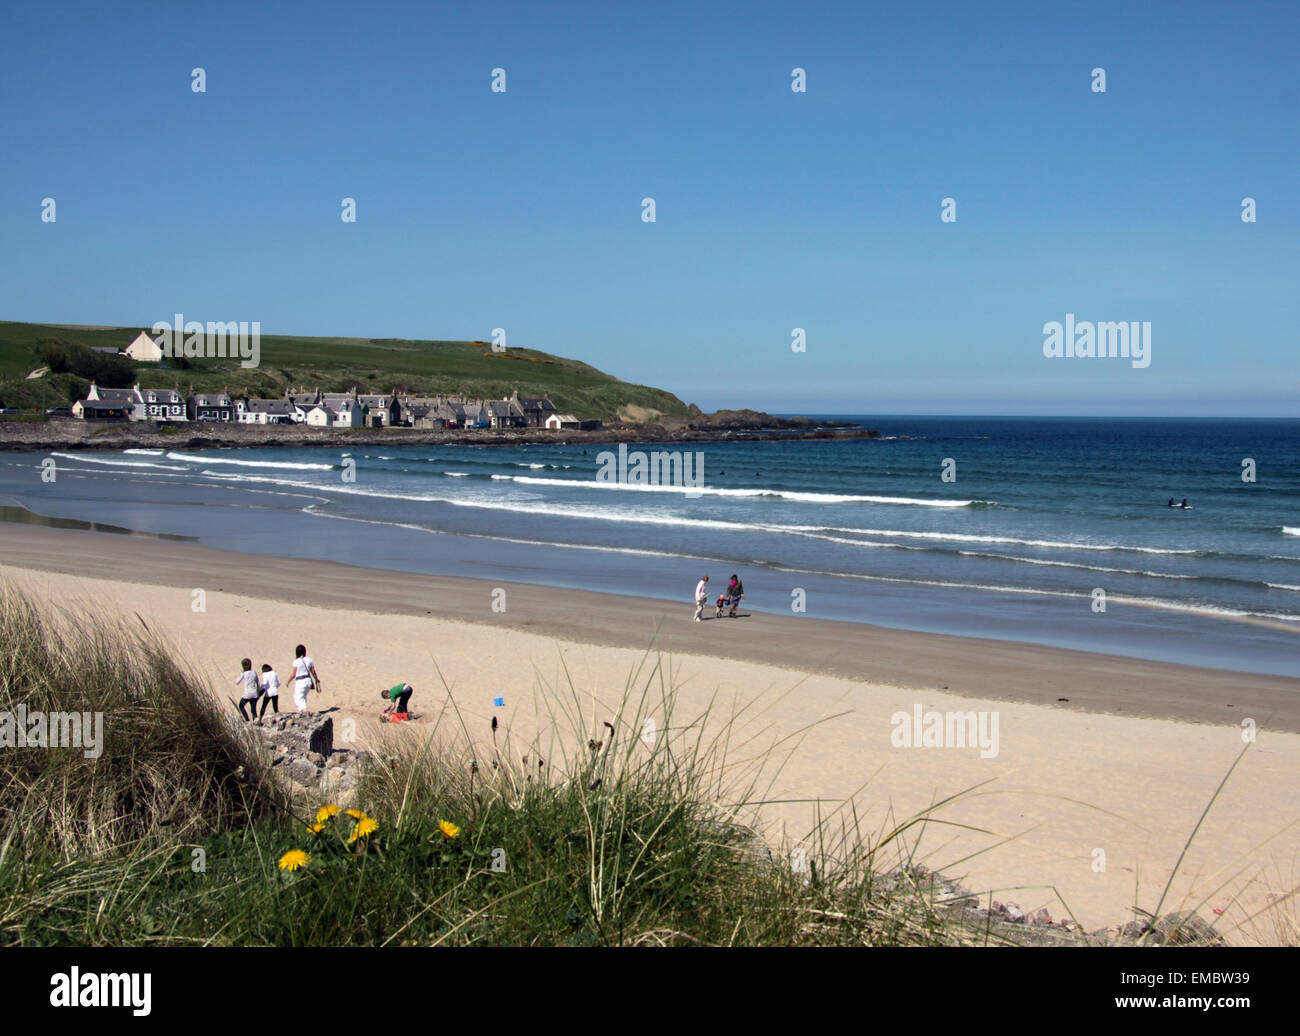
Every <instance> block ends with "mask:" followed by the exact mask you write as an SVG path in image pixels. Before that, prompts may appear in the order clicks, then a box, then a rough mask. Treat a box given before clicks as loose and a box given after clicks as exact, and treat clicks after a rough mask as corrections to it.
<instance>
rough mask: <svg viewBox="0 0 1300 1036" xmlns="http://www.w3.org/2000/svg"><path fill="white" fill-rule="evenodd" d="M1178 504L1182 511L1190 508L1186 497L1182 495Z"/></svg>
mask: <svg viewBox="0 0 1300 1036" xmlns="http://www.w3.org/2000/svg"><path fill="white" fill-rule="evenodd" d="M1178 506H1179V507H1181V508H1182V509H1183V510H1184V511H1190V510H1191V509H1192V506H1191V504H1189V503H1188V502H1187V497H1183V502H1182V503H1181V504H1179V505H1178Z"/></svg>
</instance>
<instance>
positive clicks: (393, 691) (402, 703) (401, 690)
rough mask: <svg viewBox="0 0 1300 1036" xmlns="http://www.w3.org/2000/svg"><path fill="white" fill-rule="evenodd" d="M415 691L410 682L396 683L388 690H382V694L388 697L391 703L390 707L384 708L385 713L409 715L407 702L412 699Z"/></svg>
mask: <svg viewBox="0 0 1300 1036" xmlns="http://www.w3.org/2000/svg"><path fill="white" fill-rule="evenodd" d="M413 693H414V691H413V689H412V687H411V685H410V684H409V683H399V684H395V685H394V686H392V687H390V688H389V689H388V690H386V691H380V692H379V694H380V696H381V697H383V698H385V699H387V701H388V703H389V704H388V708H386V709H384V711H383V715H385V716H387V715H389V714H390V713H391V714H393V715H397V714H399V713H400V714H402V715H408V714H409V713H408V710H407V708H406V703H407V702H408V701H410V700H411V695H412V694H413Z"/></svg>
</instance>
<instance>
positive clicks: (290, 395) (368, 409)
mask: <svg viewBox="0 0 1300 1036" xmlns="http://www.w3.org/2000/svg"><path fill="white" fill-rule="evenodd" d="M285 402H286V404H287V405H288V407H289V411H290V416H291V418H292V420H294V421H295V422H300V423H306V424H309V425H312V426H314V427H321V428H388V427H392V426H393V425H400V424H402V423H403V413H402V411H403V405H402V401H401V400H400V399H399V398H398V395H397V390H396V389H394V390H393V391H392V392H391V393H389V394H387V395H383V394H372V393H360V392H358V391H357V390H356V388H355V387H354V388H353V389H352V391H351V392H320V391H316V392H295V391H294V390H293V389H292V388H290V389H289V390H288V392H286V393H285Z"/></svg>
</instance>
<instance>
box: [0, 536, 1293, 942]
mask: <svg viewBox="0 0 1300 1036" xmlns="http://www.w3.org/2000/svg"><path fill="white" fill-rule="evenodd" d="M104 576H109V577H111V578H100V577H104ZM0 578H2V579H4V580H7V581H11V582H13V583H14V584H16V585H18V586H20V587H22V588H24V589H26V590H28V591H29V592H31V593H33V594H34V595H36V596H38V597H40V598H42V599H45V600H49V601H52V602H54V603H56V604H59V605H61V606H65V607H68V608H70V609H74V610H83V609H85V608H87V607H91V608H97V609H101V610H105V611H109V612H112V613H121V614H124V615H126V616H132V615H134V614H138V615H139V616H140V617H141V618H142V619H144V621H145V622H146V623H148V624H149V626H150V627H151V628H153V629H155V630H158V631H160V632H162V633H164V634H165V635H166V636H167V637H169V638H170V639H171V640H172V641H173V642H174V643H175V644H176V646H177V649H178V651H179V653H180V654H181V655H182V656H183V658H184V660H185V661H186V662H187V663H188V664H190V665H192V666H193V667H194V668H196V669H197V670H199V671H200V672H202V673H206V674H208V675H209V676H210V677H211V679H212V682H213V686H214V687H215V688H217V690H218V691H224V692H225V693H228V694H232V695H233V691H234V688H233V680H234V677H235V675H236V673H237V672H238V669H239V658H240V657H241V656H243V655H248V656H250V657H251V658H253V660H254V662H255V663H256V664H257V665H259V666H260V664H261V663H262V662H263V661H269V662H271V663H272V664H273V665H274V666H275V667H276V669H277V670H278V672H279V673H280V675H281V678H282V679H283V678H285V676H286V675H287V671H288V667H289V662H290V659H291V658H292V655H293V646H294V644H295V643H297V642H299V641H302V642H304V643H306V644H307V646H308V648H309V652H310V653H311V654H312V655H313V656H314V658H315V660H316V664H317V667H318V669H319V671H320V675H321V679H322V684H323V688H324V694H323V695H321V696H320V698H319V699H314V701H313V707H318V706H317V702H319V703H320V704H319V707H330V708H336V709H337V710H338V711H337V712H335V713H334V715H335V716H336V722H337V721H338V720H342V719H347V718H355V719H356V720H357V721H358V730H359V736H360V737H361V739H362V740H363V741H364V740H366V739H367V738H371V737H373V735H374V732H375V731H376V730H378V729H379V728H378V726H377V725H376V724H375V722H374V721H375V720H376V719H377V716H378V712H379V709H380V708H381V707H382V702H381V701H380V699H379V694H378V692H379V689H380V688H381V687H385V686H389V685H391V684H393V683H396V682H398V681H400V680H406V681H409V682H410V683H411V684H412V685H413V686H414V687H415V689H416V694H415V697H414V700H413V701H412V709H413V711H415V712H416V713H422V714H423V715H424V717H425V718H424V720H422V721H421V722H417V723H414V724H411V725H410V726H408V727H405V728H390V729H393V730H400V731H401V734H402V736H408V737H417V736H419V734H420V733H421V732H427V731H430V730H432V729H433V725H432V722H431V721H432V720H433V719H434V718H435V717H436V715H437V714H438V713H439V711H441V710H444V709H445V708H446V703H447V698H448V694H447V691H446V690H444V687H443V685H442V681H443V680H445V682H446V686H447V688H449V689H450V697H451V699H452V700H453V701H454V704H455V708H456V710H457V711H458V712H459V713H460V714H461V716H462V717H464V719H465V722H466V723H467V725H468V728H469V730H470V731H471V733H472V734H474V736H476V737H477V736H479V735H480V734H481V735H482V736H486V735H487V730H488V724H489V720H490V717H491V716H493V715H496V716H497V717H498V718H499V719H500V721H501V723H502V724H503V725H504V726H505V727H507V728H509V729H510V730H511V731H512V734H513V735H514V737H515V738H516V743H517V744H523V743H524V742H527V741H528V740H529V739H531V738H533V737H534V736H535V735H539V736H540V738H541V739H542V743H543V747H544V749H545V751H546V752H548V753H552V754H556V757H557V758H558V749H557V747H556V746H555V742H554V740H553V737H555V736H558V737H560V738H562V739H563V741H564V743H565V745H567V746H569V747H572V746H573V745H575V744H577V743H580V742H581V741H583V740H585V737H586V736H587V733H588V732H592V733H597V736H599V733H598V732H599V730H600V724H601V722H602V721H603V720H605V719H613V718H614V713H615V712H616V710H617V707H618V703H619V701H620V700H621V699H622V697H623V693H624V688H625V687H626V685H627V683H628V680H629V675H630V674H631V673H633V672H634V671H636V670H637V669H638V668H640V669H641V670H642V671H643V673H644V672H645V671H647V670H649V669H652V668H653V667H654V665H655V664H656V663H658V664H660V666H661V671H662V672H664V673H667V674H669V675H668V678H667V679H668V680H669V682H671V684H672V685H674V686H675V687H677V707H676V713H675V716H674V719H673V722H674V725H681V724H682V723H683V722H685V721H689V720H694V719H695V718H697V717H699V716H701V715H702V714H703V713H704V712H705V711H706V710H707V709H710V707H712V715H711V720H710V724H711V727H710V729H711V730H713V731H716V730H717V729H719V728H720V727H721V725H722V723H721V719H722V718H723V717H725V716H726V715H730V714H732V713H733V712H740V713H741V717H740V719H739V720H738V721H737V724H736V732H735V734H734V735H733V737H732V743H733V746H734V750H733V758H734V759H735V760H736V761H737V766H738V771H737V772H738V773H740V772H742V771H743V770H744V766H743V763H742V762H741V761H742V760H744V759H747V758H753V757H755V756H758V755H763V754H765V752H767V750H768V749H773V750H772V751H771V752H769V753H767V754H768V759H769V764H768V767H767V771H766V772H767V774H768V776H770V777H771V778H772V784H771V786H770V787H769V788H765V790H766V794H765V796H764V797H765V798H769V799H778V800H781V801H780V802H774V803H771V804H768V805H765V806H763V807H762V809H761V811H760V815H759V826H760V827H761V828H762V830H763V832H764V834H765V835H766V837H767V838H768V839H769V842H770V843H772V844H774V845H775V844H778V843H781V844H783V846H784V848H786V849H789V848H792V847H795V846H801V847H804V848H805V849H806V851H807V852H808V854H809V855H810V856H812V857H814V858H815V857H816V854H817V847H816V845H815V844H814V842H813V841H811V840H809V839H808V838H807V835H808V832H809V830H810V828H811V826H812V824H813V821H814V816H815V814H816V809H817V807H815V805H814V803H820V809H821V811H822V813H830V812H832V811H833V810H835V809H840V810H841V811H842V814H843V815H845V816H850V815H852V814H851V813H849V812H848V807H846V805H845V804H846V803H850V802H851V803H852V810H853V811H855V813H856V817H857V823H858V824H859V826H860V828H861V829H862V830H863V831H864V832H867V833H869V834H873V835H874V834H876V833H878V832H880V831H882V830H887V829H888V828H889V827H890V826H891V824H892V823H893V822H894V821H895V820H897V819H903V818H906V817H909V816H911V815H912V814H914V813H917V812H918V811H921V810H923V809H925V808H927V807H928V806H930V805H931V804H932V803H934V802H937V801H938V800H940V799H944V798H946V797H948V796H951V795H954V794H957V793H959V792H962V791H964V790H966V789H970V788H974V787H976V786H977V785H979V786H980V787H979V788H978V791H977V792H975V793H974V794H972V795H971V796H969V797H966V798H964V799H962V800H960V801H957V802H954V803H950V804H948V805H945V806H944V807H942V808H941V809H940V810H939V811H938V812H937V813H936V814H935V821H936V822H935V823H932V824H930V825H929V826H928V827H927V828H926V829H925V830H924V831H922V830H921V829H919V828H915V829H913V830H912V832H911V833H910V835H909V836H908V838H907V839H906V841H907V843H908V844H909V845H910V846H915V847H916V854H915V858H916V859H918V860H919V861H921V862H924V863H925V864H926V865H927V866H930V867H933V868H935V869H939V870H943V871H944V872H945V873H948V874H949V875H950V876H953V877H959V878H962V879H963V880H964V883H965V884H966V885H967V886H968V887H970V888H972V889H975V890H979V891H985V892H988V893H991V894H992V895H993V896H994V897H996V898H999V899H1002V900H1013V901H1015V902H1017V903H1018V904H1019V905H1020V907H1021V908H1022V909H1024V910H1026V911H1027V912H1032V911H1033V910H1035V909H1037V908H1038V907H1046V908H1047V909H1048V910H1049V912H1050V913H1051V914H1052V916H1053V917H1060V916H1062V915H1063V914H1065V913H1067V908H1068V911H1069V912H1072V913H1073V915H1074V916H1075V917H1076V918H1077V919H1078V920H1079V922H1080V923H1082V924H1083V925H1084V926H1085V927H1087V928H1090V929H1091V928H1096V927H1102V926H1105V925H1109V924H1114V923H1120V922H1123V921H1125V920H1128V919H1130V918H1131V917H1132V916H1133V915H1132V913H1131V909H1130V908H1131V906H1132V905H1133V904H1134V903H1135V902H1136V903H1137V905H1138V906H1140V907H1142V908H1144V909H1147V910H1151V909H1154V908H1155V906H1156V901H1157V900H1158V899H1159V898H1160V895H1161V891H1162V890H1163V888H1164V886H1165V883H1166V881H1167V880H1168V878H1169V875H1170V872H1171V870H1172V868H1173V867H1174V865H1175V863H1176V862H1177V860H1178V857H1179V854H1180V852H1182V850H1183V847H1184V843H1185V842H1186V841H1187V838H1188V837H1189V835H1190V834H1191V833H1192V831H1193V829H1194V828H1195V827H1196V824H1197V821H1198V819H1199V818H1200V815H1201V812H1202V811H1203V810H1204V808H1205V806H1206V805H1207V803H1209V802H1210V800H1211V798H1212V796H1213V795H1214V792H1215V789H1216V787H1217V786H1218V784H1219V782H1220V781H1221V780H1222V779H1223V777H1224V775H1225V774H1226V773H1227V771H1228V769H1229V767H1230V766H1231V765H1232V763H1233V761H1234V759H1236V758H1237V756H1238V754H1239V753H1240V752H1241V750H1242V748H1243V745H1244V742H1243V736H1242V727H1241V726H1240V725H1239V724H1240V722H1241V720H1242V719H1243V718H1251V719H1253V720H1254V721H1255V722H1256V723H1257V724H1258V735H1257V738H1256V741H1255V742H1254V744H1253V745H1252V746H1251V747H1250V749H1249V751H1247V753H1246V755H1245V757H1244V759H1243V760H1242V762H1241V764H1240V765H1239V766H1238V768H1237V770H1236V772H1235V773H1234V774H1233V776H1232V779H1231V780H1230V781H1229V782H1228V783H1227V785H1226V787H1225V788H1224V790H1223V792H1222V793H1221V795H1220V796H1219V798H1218V801H1217V802H1216V803H1215V804H1214V807H1213V809H1212V810H1211V812H1210V814H1209V816H1208V817H1207V819H1206V821H1205V823H1204V825H1203V826H1202V828H1201V831H1200V833H1199V835H1198V836H1197V838H1196V840H1195V841H1194V842H1193V844H1192V846H1191V848H1190V850H1189V851H1188V853H1187V858H1186V859H1185V860H1184V862H1183V864H1182V867H1181V870H1180V871H1179V874H1178V875H1177V877H1176V878H1175V881H1174V883H1173V886H1172V889H1171V891H1170V894H1169V897H1168V898H1167V900H1166V902H1165V906H1164V909H1165V910H1170V909H1186V908H1199V909H1200V911H1201V912H1202V914H1203V915H1204V916H1205V917H1206V918H1207V919H1209V920H1213V921H1216V923H1217V924H1218V925H1219V927H1220V929H1221V930H1223V931H1225V932H1226V933H1228V937H1229V940H1230V941H1232V942H1238V943H1251V942H1261V941H1262V942H1266V943H1275V942H1279V941H1283V940H1284V939H1286V938H1291V939H1294V938H1296V931H1297V929H1296V926H1295V921H1294V918H1295V917H1296V908H1295V902H1294V900H1288V901H1287V902H1286V903H1284V904H1282V905H1281V906H1274V907H1272V908H1270V909H1268V910H1264V908H1266V907H1268V905H1269V903H1270V901H1271V900H1274V899H1276V898H1277V897H1278V896H1279V895H1282V894H1286V893H1288V892H1290V890H1292V889H1293V888H1295V887H1296V886H1297V884H1300V797H1298V796H1297V794H1296V787H1297V777H1300V734H1297V733H1296V732H1295V731H1297V730H1298V729H1300V693H1298V692H1300V687H1297V682H1296V681H1293V680H1286V679H1283V678H1277V677H1263V676H1250V675H1244V674H1231V673H1225V672H1219V671H1215V670H1206V669H1194V668H1191V667H1182V666H1173V665H1162V664H1157V663H1148V662H1139V661H1133V660H1128V659H1121V658H1110V657H1105V656H1098V655H1089V654H1085V653H1081V652H1069V651H1059V650H1055V649H1049V648H1037V647H1032V646H1025V645H1016V644H1009V643H1004V642H996V641H981V640H970V639H964V638H957V637H939V636H933V635H927V634H909V633H898V632H895V631H890V630H882V629H877V628H874V627H869V626H863V625H860V624H853V623H835V622H826V621H820V620H815V619H806V618H795V617H788V618H782V617H777V616H765V615H753V616H751V617H750V618H747V619H737V620H728V619H723V620H714V621H711V622H706V623H698V624H697V623H692V622H691V621H690V617H691V613H692V606H691V605H690V604H689V602H688V601H686V600H684V601H683V602H682V603H681V604H680V605H672V604H670V603H665V602H661V601H651V600H635V599H626V598H610V597H607V596H605V595H599V594H587V593H583V592H581V591H565V590H553V589H546V588H539V587H529V586H523V585H514V584H507V585H505V586H504V587H503V589H504V590H505V602H506V610H505V612H504V613H497V612H493V611H492V610H491V600H492V590H493V589H494V586H495V584H489V583H485V582H479V581H476V580H468V579H454V578H450V577H424V576H412V575H408V574H403V573H392V572H376V571H367V570H364V569H358V568H352V567H349V566H346V565H339V564H332V563H320V562H309V561H297V560H289V559H282V558H272V557H260V556H254V555H241V554H231V553H225V552H221V551H215V550H210V549H207V548H202V547H198V546H196V545H192V544H186V543H175V542H166V541H159V540H151V539H147V538H142V537H131V536H117V535H110V534H105V533H89V532H74V531H60V530H50V529H41V528H29V527H24V526H13V525H8V524H6V525H4V526H3V527H0ZM196 589H201V590H203V591H204V594H205V597H206V601H205V604H206V610H204V611H201V612H196V611H194V610H193V608H192V602H193V600H194V594H193V591H194V590H196ZM690 589H691V588H690V587H687V591H686V593H685V594H684V595H683V596H684V597H687V598H688V597H689V594H690ZM452 616H460V617H461V619H460V620H458V619H456V618H453V617H452ZM462 620H463V621H462ZM131 621H135V620H134V618H132V619H131ZM656 630H657V634H656ZM656 636H657V640H655V638H656ZM652 640H655V650H654V651H652V652H651V653H650V655H649V659H648V661H647V649H648V648H650V647H651V643H652ZM726 656H731V657H726ZM740 659H744V660H740ZM566 671H567V675H566ZM439 674H441V676H439ZM642 682H643V683H644V682H645V681H644V679H643V681H642ZM570 683H571V684H572V686H573V687H574V688H576V689H577V691H578V695H577V698H578V701H579V702H580V706H579V707H580V708H581V712H582V715H581V718H580V720H579V721H578V722H579V724H580V726H581V727H582V728H583V732H582V733H581V734H579V733H578V732H576V731H574V730H572V729H571V727H570V725H569V723H568V721H562V722H561V723H560V728H561V729H560V730H559V731H558V733H557V732H556V731H554V730H551V729H548V727H549V724H550V721H549V719H548V717H549V716H551V715H554V714H555V713H556V712H557V710H563V709H568V710H569V711H570V712H571V711H572V709H573V705H572V701H573V697H572V695H571V694H570V693H569V690H568V688H569V686H570ZM944 685H947V687H948V688H949V689H948V690H944V689H943V688H944ZM655 686H656V687H657V686H658V684H657V682H656V683H655ZM957 692H960V693H957ZM498 696H501V697H504V698H505V707H504V708H494V707H493V704H492V700H493V698H495V697H498ZM1058 697H1065V698H1069V699H1070V701H1069V703H1068V704H1057V703H1056V699H1057V698H1058ZM282 702H283V704H284V705H285V706H288V707H292V706H291V704H290V698H289V697H288V695H287V694H286V695H285V696H284V697H283V698H282ZM562 702H567V703H568V704H567V705H566V704H561V703H562ZM917 706H920V707H921V708H922V709H923V710H926V711H930V710H937V711H940V712H948V711H952V712H968V711H972V710H974V711H977V712H984V713H988V714H990V715H992V714H996V716H997V722H998V752H997V754H996V756H993V757H990V758H982V757H981V752H980V750H979V749H978V748H957V747H950V748H939V747H933V748H925V747H921V748H903V747H895V746H894V745H893V744H891V733H892V732H893V731H894V730H895V729H896V727H895V725H894V724H893V723H892V722H891V717H893V716H894V714H896V713H899V712H903V713H907V714H908V715H911V714H913V711H914V709H915V708H916V707H917ZM660 721H661V722H662V719H660ZM1193 721H1194V722H1193ZM539 732H540V734H539ZM778 762H779V763H780V767H779V771H778V769H777V763H778ZM983 782H988V783H983ZM961 825H969V827H963V826H961ZM972 828H973V829H976V830H972ZM918 839H919V845H917V841H918ZM1100 854H1104V868H1103V867H1102V866H1100V864H1101V863H1102V862H1103V858H1102V856H1101V855H1100ZM1215 908H1218V909H1221V910H1222V911H1223V914H1222V916H1217V915H1215V914H1214V913H1213V910H1214V909H1215ZM1261 910H1264V913H1262V914H1259V916H1255V917H1254V918H1253V919H1252V920H1247V918H1249V917H1251V916H1252V915H1256V914H1258V913H1259V912H1260V911H1261ZM1286 918H1289V919H1290V920H1286Z"/></svg>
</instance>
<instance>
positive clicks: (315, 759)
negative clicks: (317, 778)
mask: <svg viewBox="0 0 1300 1036" xmlns="http://www.w3.org/2000/svg"><path fill="white" fill-rule="evenodd" d="M307 762H309V763H311V764H312V765H313V766H324V765H325V757H324V756H323V755H321V754H320V753H319V752H308V753H307Z"/></svg>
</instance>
